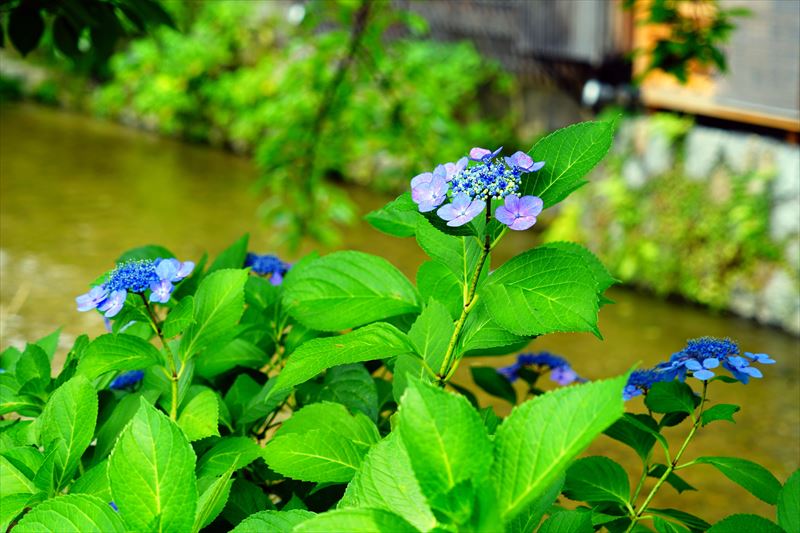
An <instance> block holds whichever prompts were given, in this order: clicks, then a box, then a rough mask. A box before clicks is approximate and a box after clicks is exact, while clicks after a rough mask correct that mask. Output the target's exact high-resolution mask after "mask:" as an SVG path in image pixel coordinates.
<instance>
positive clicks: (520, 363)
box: [497, 352, 586, 386]
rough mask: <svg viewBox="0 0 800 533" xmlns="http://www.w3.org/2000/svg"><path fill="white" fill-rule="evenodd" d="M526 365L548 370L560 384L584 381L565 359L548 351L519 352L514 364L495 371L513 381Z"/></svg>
mask: <svg viewBox="0 0 800 533" xmlns="http://www.w3.org/2000/svg"><path fill="white" fill-rule="evenodd" d="M526 366H533V367H536V370H537V371H538V372H540V373H541V372H545V371H550V379H551V380H552V381H554V382H556V383H558V384H559V385H562V386H564V385H571V384H572V383H582V382H584V381H586V380H585V379H584V378H582V377H580V376H579V375H578V374H577V372H575V371H574V370H573V369H572V367H571V366H570V364H569V363H568V362H567V360H566V359H564V358H563V357H559V356H558V355H553V354H551V353H550V352H540V353H536V354H534V353H523V354H520V355H518V356H517V360H516V362H515V363H514V364H512V365H509V366H504V367H501V368H498V369H497V373H498V374H500V375H502V376H504V377H505V378H506V379H507V380H508V381H510V382H512V383H513V382H515V381H516V380H517V379H519V371H520V369H522V368H523V367H526Z"/></svg>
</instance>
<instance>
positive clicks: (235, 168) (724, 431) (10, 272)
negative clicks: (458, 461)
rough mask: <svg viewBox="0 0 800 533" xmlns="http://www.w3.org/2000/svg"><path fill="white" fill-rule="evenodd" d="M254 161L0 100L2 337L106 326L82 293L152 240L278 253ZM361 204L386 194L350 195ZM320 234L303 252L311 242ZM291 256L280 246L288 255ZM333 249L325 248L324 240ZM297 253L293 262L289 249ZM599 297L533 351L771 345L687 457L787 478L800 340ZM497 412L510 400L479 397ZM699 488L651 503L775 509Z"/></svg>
mask: <svg viewBox="0 0 800 533" xmlns="http://www.w3.org/2000/svg"><path fill="white" fill-rule="evenodd" d="M254 178H255V170H254V168H253V167H252V165H251V164H250V163H249V162H248V161H247V160H246V159H243V158H240V157H236V156H234V155H231V154H228V153H225V152H220V151H216V150H212V149H209V148H205V147H200V146H192V145H187V144H183V143H180V142H177V141H172V140H165V139H163V138H160V137H157V136H153V135H149V134H146V133H143V132H138V131H132V130H129V129H126V128H124V127H121V126H118V125H115V124H110V123H105V122H100V121H95V120H92V119H88V118H86V117H83V116H80V115H73V114H69V113H64V112H60V111H56V110H52V109H44V108H38V107H32V106H28V105H15V106H13V107H3V108H0V280H1V282H0V306H1V307H0V309H2V312H3V313H2V315H3V316H2V318H3V320H2V326H0V330H1V331H0V333H1V334H2V335H1V336H2V339H0V346H2V347H5V346H7V345H9V344H11V343H13V344H17V345H19V344H21V343H24V341H26V340H33V339H36V338H38V337H40V336H42V335H44V334H46V333H49V332H50V331H52V330H53V329H55V328H56V327H58V326H64V339H63V343H64V345H67V344H71V342H72V340H73V339H74V338H75V336H76V335H78V334H80V333H82V332H84V331H89V332H90V333H92V334H93V335H96V334H99V333H101V332H102V331H103V327H102V323H101V321H100V318H99V316H98V315H96V314H93V313H85V314H84V313H77V312H76V311H75V310H74V305H75V304H74V297H75V296H76V295H78V294H80V293H82V292H84V291H85V290H86V289H87V284H88V282H89V281H91V280H93V279H94V278H95V277H96V276H97V275H98V274H100V273H102V272H103V271H105V270H107V269H108V268H110V267H111V266H113V265H112V262H113V260H114V258H116V257H117V256H118V255H119V253H120V252H121V251H123V250H125V249H127V248H131V247H134V246H139V245H142V244H147V243H158V244H162V245H164V246H166V247H167V248H169V249H171V250H172V251H173V252H174V253H176V254H177V255H178V257H180V258H185V259H197V258H198V257H199V256H200V255H201V254H202V252H203V251H208V252H210V253H211V254H215V253H217V252H219V251H221V250H222V249H223V248H225V247H226V246H227V245H228V244H230V243H231V242H233V241H234V240H235V239H236V238H237V237H239V236H240V235H241V234H243V233H245V232H248V231H250V232H251V233H252V245H251V247H252V249H254V250H256V251H261V252H267V251H271V248H270V247H269V246H270V242H272V240H271V230H269V229H267V228H264V227H263V226H261V225H260V224H259V221H258V219H257V215H256V211H257V209H258V205H259V203H260V199H259V198H258V196H257V195H256V194H255V193H254V190H253V185H252V184H253V181H254ZM351 193H352V195H353V197H354V199H355V200H356V202H357V204H358V205H359V206H360V208H361V210H362V211H363V212H367V211H369V210H371V209H374V208H376V207H378V206H380V205H382V204H383V203H385V202H386V201H387V198H386V197H381V196H378V195H373V194H370V193H368V192H366V191H363V190H352V191H351ZM536 238H537V237H536V235H535V234H534V233H532V232H526V233H520V234H514V235H512V236H510V238H509V239H508V241H507V242H504V243H503V245H502V246H501V248H500V249H499V250H498V251H497V253H496V254H495V256H496V257H495V261H496V262H499V261H503V260H505V259H507V258H509V257H511V255H513V254H514V253H515V252H517V251H520V250H522V249H525V248H527V247H529V246H530V245H531V244H535V242H536ZM344 246H346V247H348V248H353V249H358V250H363V251H366V252H372V253H376V254H380V255H382V256H384V257H386V258H387V259H389V260H390V261H391V262H393V263H394V264H396V265H397V266H398V267H399V268H401V269H402V270H403V271H404V272H405V273H406V274H407V275H409V276H410V277H411V278H412V279H413V277H414V273H415V271H416V268H417V266H418V265H419V264H420V263H421V262H422V261H423V260H424V255H423V254H422V252H421V251H419V249H418V248H417V247H416V245H415V243H414V242H413V241H412V240H409V239H406V240H398V239H393V238H390V237H386V236H383V235H381V234H379V233H378V232H376V231H374V230H372V229H371V228H370V227H368V226H367V225H366V224H362V225H359V226H358V227H355V228H352V229H350V230H348V232H347V233H346V235H345V238H344ZM313 248H314V246H313V244H311V243H306V244H305V245H304V246H303V251H307V250H310V249H313ZM279 251H281V252H283V253H286V251H285V250H279ZM321 251H323V252H324V251H326V250H321ZM292 259H294V258H292ZM611 297H612V298H613V299H614V300H616V301H617V303H616V304H615V305H611V306H607V307H604V308H603V309H602V311H601V314H600V317H601V318H600V326H601V329H602V331H603V335H604V336H605V340H604V341H599V340H597V339H595V338H594V337H592V336H591V335H588V334H579V335H573V334H570V335H550V336H547V337H544V338H542V339H540V340H537V341H536V342H535V343H533V345H532V346H531V349H533V350H544V349H546V350H550V351H553V352H555V353H558V354H561V355H563V356H565V357H567V358H568V359H569V360H570V361H572V363H573V365H574V367H575V369H576V370H577V371H578V372H579V373H580V374H581V375H583V376H586V377H588V378H590V379H595V378H601V377H605V376H610V375H613V374H616V373H620V372H624V371H625V370H627V369H628V368H629V367H630V366H632V365H633V364H635V363H636V362H637V361H641V362H642V364H644V365H650V364H653V363H655V362H657V361H659V360H662V359H665V358H667V357H668V356H669V355H670V354H671V353H673V352H675V351H677V350H679V349H680V348H681V347H682V346H683V344H684V342H685V339H687V338H692V337H698V336H702V335H714V336H730V337H732V338H734V339H736V340H738V341H739V343H740V344H741V346H742V347H743V348H744V349H746V350H751V351H761V352H766V353H769V354H772V355H773V357H774V358H775V359H776V360H777V361H778V364H777V365H775V366H772V367H767V368H766V369H765V371H764V374H765V376H766V377H765V379H764V380H763V381H758V380H754V383H752V384H751V385H748V386H747V387H744V386H741V385H733V386H727V387H714V388H712V400H714V401H720V402H728V403H734V402H735V403H741V404H744V408H743V411H742V412H740V413H739V414H738V415H737V420H738V424H737V425H736V426H729V425H728V426H726V425H725V423H724V422H723V423H719V425H717V426H716V427H712V428H711V431H702V432H700V435H699V437H698V438H697V440H696V445H695V446H693V447H692V448H691V449H690V451H689V453H687V459H691V458H692V457H695V456H697V455H740V456H742V457H745V458H748V459H751V460H755V461H758V462H760V463H761V464H764V465H765V466H767V467H768V468H770V469H771V470H773V471H774V472H775V473H776V474H777V476H778V477H779V478H780V479H781V480H784V479H785V478H786V477H787V476H788V474H789V473H790V471H791V470H792V469H794V468H796V467H797V464H798V452H799V451H800V412H799V405H800V385H799V384H798V377H800V344H798V340H797V339H794V338H792V337H790V336H788V335H785V334H783V333H780V332H778V331H775V330H772V329H769V328H763V327H759V326H757V325H755V324H753V323H751V322H748V321H745V320H742V319H738V318H734V317H729V316H719V315H713V314H710V313H709V312H708V311H706V310H703V309H699V308H696V307H693V306H689V305H685V304H676V303H670V302H664V301H660V300H656V299H653V298H651V297H648V296H643V295H641V294H637V293H635V292H632V291H628V290H623V289H617V290H614V291H612V293H611ZM512 359H513V358H512V357H503V358H484V359H483V360H480V359H472V360H467V361H464V362H463V363H462V365H461V367H460V369H459V371H458V373H457V374H456V378H455V380H456V381H457V382H460V383H469V377H468V376H469V371H468V366H469V365H470V364H497V365H500V364H508V363H509V362H510V361H511V360H512ZM481 401H483V402H486V403H490V404H492V405H495V407H496V408H497V410H498V412H505V411H507V410H508V406H507V405H504V404H502V402H499V401H498V402H494V401H493V400H492V399H491V398H486V397H481ZM593 451H594V452H595V453H604V454H609V455H611V456H612V457H614V458H615V459H617V460H619V461H621V462H623V463H624V464H626V465H627V466H629V467H630V468H631V469H632V470H633V471H636V467H637V464H636V462H635V460H634V456H633V454H632V453H627V451H626V450H623V449H621V448H620V447H618V446H617V445H616V444H614V443H613V442H612V441H610V440H609V439H605V438H603V439H601V441H599V442H598V443H596V444H595V445H594V447H593ZM684 475H685V477H686V478H687V480H688V481H689V482H690V483H692V484H694V485H695V486H697V487H698V488H700V489H701V490H702V492H701V494H700V495H697V494H696V493H685V494H684V495H683V496H677V495H675V493H674V492H672V489H671V488H666V489H665V490H664V491H663V492H664V494H663V495H662V497H660V498H659V499H658V500H657V502H656V504H657V505H661V506H679V507H681V508H683V509H686V510H687V511H690V512H693V513H696V514H699V515H700V516H702V517H704V518H706V519H710V520H714V519H716V518H719V517H722V516H725V515H727V514H731V513H733V512H756V513H761V514H765V515H767V516H771V515H770V510H769V508H768V507H767V506H766V505H764V504H762V503H761V502H759V501H758V500H756V499H755V498H753V497H752V496H750V495H748V494H747V493H745V492H744V491H743V490H740V489H738V487H736V486H734V485H733V484H731V483H730V482H728V481H727V480H726V479H725V478H723V477H722V476H721V475H718V474H716V473H715V471H712V469H711V468H707V467H702V466H701V467H697V469H695V470H692V469H690V470H689V471H684Z"/></svg>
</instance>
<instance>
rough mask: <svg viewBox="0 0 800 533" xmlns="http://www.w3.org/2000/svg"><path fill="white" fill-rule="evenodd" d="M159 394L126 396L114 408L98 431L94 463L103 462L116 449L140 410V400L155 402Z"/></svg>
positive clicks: (149, 393) (151, 392)
mask: <svg viewBox="0 0 800 533" xmlns="http://www.w3.org/2000/svg"><path fill="white" fill-rule="evenodd" d="M157 394H158V393H157V392H153V391H148V392H147V393H146V394H145V393H137V394H126V395H125V396H123V397H122V398H121V399H120V401H119V402H118V403H117V404H116V405H115V406H114V410H113V411H112V412H111V414H110V415H109V416H108V418H106V419H105V420H104V421H103V422H102V424H101V425H100V427H99V428H98V429H97V433H96V439H97V442H96V443H95V446H94V454H93V456H92V457H93V460H94V462H97V461H102V460H103V459H105V458H106V457H107V456H108V453H109V452H110V451H111V449H112V448H113V447H114V443H115V442H116V441H117V437H118V436H119V434H120V432H121V431H122V430H123V429H124V428H125V426H126V425H128V422H130V420H131V418H133V416H134V415H135V414H136V411H138V410H139V403H140V400H139V399H140V398H142V397H145V398H147V399H148V400H149V401H151V402H153V401H155V399H156V397H157Z"/></svg>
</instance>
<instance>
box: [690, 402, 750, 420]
mask: <svg viewBox="0 0 800 533" xmlns="http://www.w3.org/2000/svg"><path fill="white" fill-rule="evenodd" d="M739 410H741V407H739V406H738V405H733V404H729V403H718V404H717V405H713V406H711V407H710V408H708V409H706V410H705V411H703V414H702V415H701V417H700V419H701V420H702V422H703V425H704V426H705V425H707V424H710V423H711V422H714V421H715V420H728V421H729V422H733V423H734V424H735V423H736V421H735V420H734V419H733V415H734V413H738V412H739Z"/></svg>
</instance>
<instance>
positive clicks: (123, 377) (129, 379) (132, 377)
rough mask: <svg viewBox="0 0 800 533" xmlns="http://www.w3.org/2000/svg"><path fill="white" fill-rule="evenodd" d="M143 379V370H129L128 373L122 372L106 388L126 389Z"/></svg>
mask: <svg viewBox="0 0 800 533" xmlns="http://www.w3.org/2000/svg"><path fill="white" fill-rule="evenodd" d="M143 378H144V371H143V370H131V371H130V372H123V373H122V374H120V375H119V376H117V377H116V378H114V381H112V382H111V384H110V385H109V386H108V388H109V389H112V390H120V389H127V388H128V387H132V386H134V385H136V384H137V383H139V382H140V381H142V379H143Z"/></svg>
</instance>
